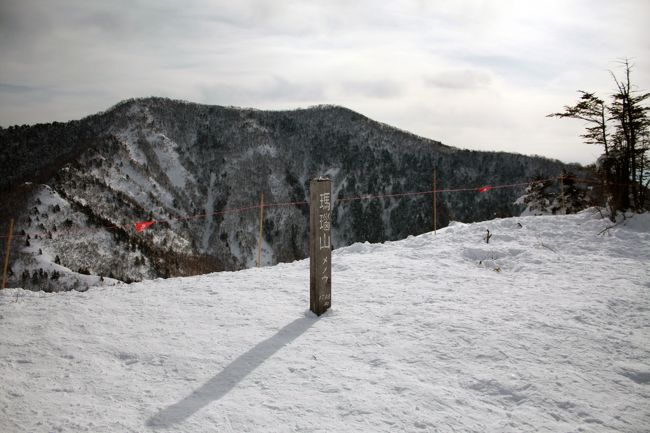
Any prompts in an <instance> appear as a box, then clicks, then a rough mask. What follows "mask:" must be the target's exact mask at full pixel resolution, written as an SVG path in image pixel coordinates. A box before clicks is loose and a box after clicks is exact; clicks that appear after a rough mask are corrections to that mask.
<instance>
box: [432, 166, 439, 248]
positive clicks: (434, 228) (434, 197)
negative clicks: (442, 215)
mask: <svg viewBox="0 0 650 433" xmlns="http://www.w3.org/2000/svg"><path fill="white" fill-rule="evenodd" d="M436 195H437V192H436V169H435V168H434V169H433V234H434V236H435V235H436V234H437V233H436V228H437V226H438V221H437V219H438V210H437V209H436Z"/></svg>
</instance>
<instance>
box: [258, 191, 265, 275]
mask: <svg viewBox="0 0 650 433" xmlns="http://www.w3.org/2000/svg"><path fill="white" fill-rule="evenodd" d="M263 226H264V193H263V192H262V193H260V241H259V243H258V245H257V267H258V268H259V267H260V266H262V240H263V237H262V235H263V231H262V230H263Z"/></svg>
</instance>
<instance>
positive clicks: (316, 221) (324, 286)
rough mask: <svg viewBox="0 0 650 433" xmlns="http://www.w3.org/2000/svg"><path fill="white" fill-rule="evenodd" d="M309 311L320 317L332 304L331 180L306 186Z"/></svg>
mask: <svg viewBox="0 0 650 433" xmlns="http://www.w3.org/2000/svg"><path fill="white" fill-rule="evenodd" d="M309 198H310V200H309V309H310V310H311V311H313V312H314V314H316V315H317V316H320V315H321V314H323V313H324V312H325V311H327V309H328V308H330V306H331V305H332V232H331V229H332V224H331V223H332V181H331V180H329V179H326V178H322V177H321V178H318V179H312V180H311V182H310V183H309Z"/></svg>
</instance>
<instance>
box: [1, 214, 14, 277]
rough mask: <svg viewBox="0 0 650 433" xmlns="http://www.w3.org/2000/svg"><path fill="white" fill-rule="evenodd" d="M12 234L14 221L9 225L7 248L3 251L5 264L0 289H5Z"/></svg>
mask: <svg viewBox="0 0 650 433" xmlns="http://www.w3.org/2000/svg"><path fill="white" fill-rule="evenodd" d="M13 233H14V220H13V218H12V219H11V222H10V223H9V234H8V236H7V248H6V251H5V264H4V268H3V270H2V288H3V289H4V288H5V287H7V269H8V268H9V253H10V252H11V236H12V235H13Z"/></svg>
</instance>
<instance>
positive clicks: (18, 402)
mask: <svg viewBox="0 0 650 433" xmlns="http://www.w3.org/2000/svg"><path fill="white" fill-rule="evenodd" d="M608 225H610V223H609V221H608V220H606V219H600V217H599V216H598V214H597V213H596V214H594V211H592V210H590V211H585V212H583V213H581V214H579V215H572V216H555V217H552V216H551V217H520V218H510V219H501V220H494V221H486V222H483V223H476V224H468V225H465V224H453V225H452V226H451V227H449V228H447V229H444V230H440V231H438V233H437V235H436V236H435V237H434V236H433V234H430V233H429V234H425V235H422V236H418V237H412V238H409V239H406V240H403V241H399V242H392V243H386V244H376V245H370V244H355V245H352V246H350V247H348V248H342V249H340V250H336V251H334V253H333V272H332V278H333V286H332V298H333V301H332V302H333V308H332V309H331V310H330V311H329V312H327V313H326V314H325V315H323V316H321V317H320V318H317V317H315V316H313V315H311V313H309V312H307V311H306V309H307V308H308V303H309V299H308V298H309V269H308V261H301V262H295V263H292V264H283V265H278V266H275V267H269V268H263V269H250V270H246V271H242V272H234V273H219V274H212V275H205V276H200V277H193V278H180V279H169V280H156V281H149V282H145V283H137V284H132V285H124V286H116V287H105V288H93V289H90V290H89V291H87V292H84V293H79V292H67V293H60V294H45V293H34V292H27V291H22V290H17V289H10V290H5V291H2V292H0V377H1V378H2V379H1V380H0V431H3V432H53V431H65V432H70V431H88V432H143V431H161V432H162V431H169V432H172V431H173V432H179V431H181V432H237V433H240V432H293V431H300V432H359V431H367V432H382V431H386V432H388V431H391V432H392V431H407V432H420V431H422V432H427V431H430V432H434V431H441V432H465V431H472V432H485V431H493V432H525V431H531V432H532V431H536V432H543V431H549V432H577V431H586V432H587V431H588V432H599V431H623V432H643V431H649V430H650V273H649V267H648V264H649V263H650V215H648V214H644V215H636V216H634V217H632V218H631V219H628V220H627V221H626V222H625V223H624V224H619V225H618V226H617V227H614V228H612V229H610V230H607V231H605V232H604V233H602V234H599V233H600V232H601V231H602V230H603V229H605V228H606V227H607V226H608ZM486 229H489V230H490V233H492V237H491V239H490V242H489V244H488V243H486V242H485V240H484V235H485V234H486Z"/></svg>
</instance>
